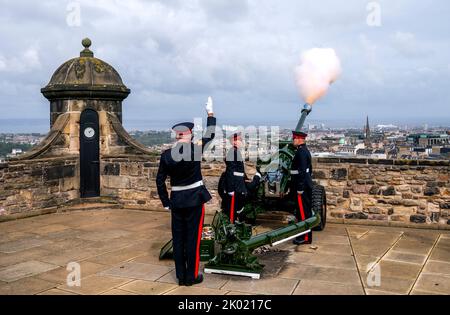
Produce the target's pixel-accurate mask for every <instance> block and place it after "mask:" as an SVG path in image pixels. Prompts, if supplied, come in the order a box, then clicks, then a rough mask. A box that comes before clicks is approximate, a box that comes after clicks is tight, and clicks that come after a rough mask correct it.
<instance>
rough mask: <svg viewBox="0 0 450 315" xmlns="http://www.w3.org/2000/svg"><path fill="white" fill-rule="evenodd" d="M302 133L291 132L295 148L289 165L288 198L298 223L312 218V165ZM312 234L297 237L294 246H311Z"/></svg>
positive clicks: (305, 135)
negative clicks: (289, 182) (293, 202)
mask: <svg viewBox="0 0 450 315" xmlns="http://www.w3.org/2000/svg"><path fill="white" fill-rule="evenodd" d="M307 136H308V135H307V134H305V133H303V132H296V131H294V132H293V144H294V146H295V147H297V152H296V153H295V156H294V159H293V160H292V165H291V187H290V197H291V198H293V199H294V201H295V204H296V205H297V206H296V209H295V215H296V217H297V219H298V221H299V222H300V221H305V220H306V219H308V218H310V217H311V216H312V189H313V181H312V177H311V174H312V164H311V153H310V152H309V150H308V148H307V147H306V143H305V142H306V137H307ZM311 242H312V232H309V233H308V234H305V235H302V236H299V237H297V238H296V239H295V240H294V244H296V245H301V244H311Z"/></svg>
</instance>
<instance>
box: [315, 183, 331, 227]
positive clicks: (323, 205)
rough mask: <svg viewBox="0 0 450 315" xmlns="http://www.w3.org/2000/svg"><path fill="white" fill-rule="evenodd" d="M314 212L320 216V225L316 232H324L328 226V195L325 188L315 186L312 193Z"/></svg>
mask: <svg viewBox="0 0 450 315" xmlns="http://www.w3.org/2000/svg"><path fill="white" fill-rule="evenodd" d="M312 210H313V211H314V212H315V213H317V214H318V215H320V219H321V220H320V225H319V226H317V227H315V228H314V229H313V230H314V231H323V230H324V229H325V226H326V224H327V194H326V192H325V187H323V186H320V185H314V187H313V191H312Z"/></svg>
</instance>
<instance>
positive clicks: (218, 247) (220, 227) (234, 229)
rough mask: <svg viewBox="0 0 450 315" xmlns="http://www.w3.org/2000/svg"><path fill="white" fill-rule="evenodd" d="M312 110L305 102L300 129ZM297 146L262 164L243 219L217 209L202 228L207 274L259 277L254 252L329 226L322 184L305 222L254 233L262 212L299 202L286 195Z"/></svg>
mask: <svg viewBox="0 0 450 315" xmlns="http://www.w3.org/2000/svg"><path fill="white" fill-rule="evenodd" d="M310 112H311V107H310V106H309V105H305V108H304V109H303V111H302V117H301V118H300V121H299V124H298V125H297V130H300V129H301V128H302V126H303V123H304V121H305V119H306V117H307V116H308V114H309V113H310ZM295 150H296V149H295V148H294V147H293V146H292V145H291V144H290V143H288V142H285V143H281V145H280V149H279V151H278V152H277V153H275V154H274V155H273V156H272V157H271V159H270V161H269V162H268V163H262V162H261V163H259V166H260V169H261V174H262V175H263V178H264V184H263V185H261V187H260V188H259V189H258V192H257V193H256V196H254V197H253V199H252V200H251V201H250V202H249V203H248V204H247V205H246V206H245V207H244V210H243V216H240V217H243V219H244V220H242V221H237V222H235V223H234V224H232V223H230V219H229V218H228V217H227V216H226V215H225V214H224V213H222V212H217V213H216V215H215V217H214V219H213V222H212V224H211V225H208V226H205V227H204V229H203V235H202V240H201V244H200V257H201V260H202V261H205V262H207V264H206V265H205V273H216V274H227V275H236V276H246V277H251V278H253V279H259V278H260V276H261V272H262V270H263V267H264V266H263V265H262V264H260V263H259V262H258V258H257V257H256V256H255V255H254V254H253V252H254V250H255V249H257V248H259V247H262V246H277V245H279V244H282V243H284V242H287V241H290V240H292V239H294V238H296V237H298V236H301V235H304V234H307V233H309V232H310V231H311V230H316V231H321V230H323V229H324V228H325V225H326V211H327V209H326V193H325V188H324V187H323V186H320V185H317V184H315V185H314V187H313V192H312V194H313V196H312V210H313V216H312V217H311V218H309V219H307V220H305V221H302V222H295V221H292V222H290V223H289V224H288V225H287V226H285V227H282V228H279V229H276V230H273V231H269V232H266V233H262V234H258V235H252V226H251V225H250V224H248V223H254V222H255V221H256V218H257V216H258V215H259V214H260V213H264V212H267V211H276V210H279V211H292V212H293V210H294V209H295V207H296V205H295V203H294V202H293V201H291V199H289V198H286V197H285V196H286V195H287V194H288V192H289V182H290V168H291V163H292V159H293V158H294V155H295V152H296V151H295ZM171 250H172V241H170V242H169V243H167V244H166V245H165V246H164V247H163V248H162V249H161V253H160V259H164V258H168V257H169V256H170V255H171Z"/></svg>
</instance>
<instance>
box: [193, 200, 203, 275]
mask: <svg viewBox="0 0 450 315" xmlns="http://www.w3.org/2000/svg"><path fill="white" fill-rule="evenodd" d="M204 218H205V205H203V206H202V216H201V218H200V223H199V225H198V235H197V251H196V256H195V279H197V277H198V268H199V266H200V242H201V240H202V233H203V220H204Z"/></svg>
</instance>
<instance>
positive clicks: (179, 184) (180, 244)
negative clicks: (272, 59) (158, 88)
mask: <svg viewBox="0 0 450 315" xmlns="http://www.w3.org/2000/svg"><path fill="white" fill-rule="evenodd" d="M206 111H207V113H208V121H207V131H206V133H205V134H204V136H203V138H202V141H201V144H193V143H192V140H193V134H192V130H193V129H194V124H193V123H190V122H188V123H181V124H177V125H175V126H173V128H172V129H173V130H174V132H175V133H176V139H177V143H176V144H175V145H174V147H173V148H172V149H169V150H167V151H165V152H164V153H163V154H162V155H161V161H160V165H159V170H158V175H157V177H156V185H157V188H158V194H159V197H160V199H161V202H162V204H163V206H164V207H165V208H166V209H168V210H170V211H171V213H172V237H173V253H174V259H175V268H176V275H177V278H178V282H179V285H186V286H191V285H194V284H198V283H201V282H202V281H203V275H202V274H200V273H199V263H200V253H199V251H200V240H201V237H202V231H203V220H204V216H205V206H204V205H205V203H207V202H208V201H210V200H211V195H210V194H209V192H208V190H207V189H206V187H205V185H204V183H203V177H202V173H201V161H202V156H203V151H204V150H205V148H206V147H207V146H208V145H209V144H210V143H211V141H212V140H213V139H214V137H215V133H214V132H215V127H216V118H215V117H214V111H213V101H212V98H211V97H210V98H209V99H208V102H207V103H206ZM168 177H170V184H171V187H172V192H171V195H170V198H169V194H168V192H167V187H166V179H167V178H168Z"/></svg>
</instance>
